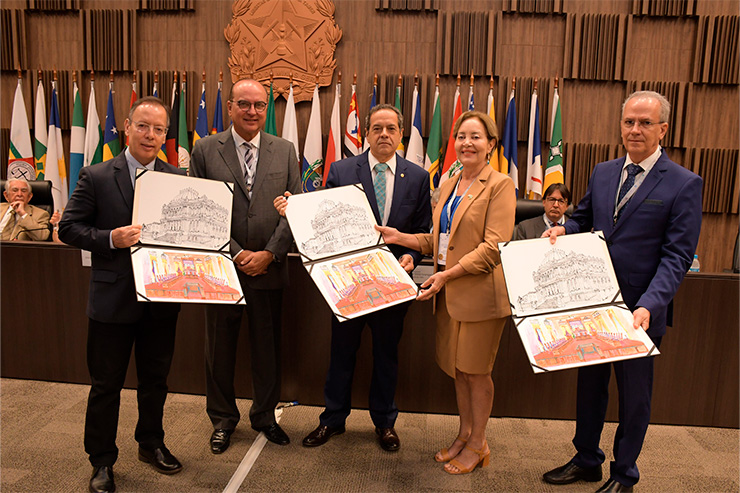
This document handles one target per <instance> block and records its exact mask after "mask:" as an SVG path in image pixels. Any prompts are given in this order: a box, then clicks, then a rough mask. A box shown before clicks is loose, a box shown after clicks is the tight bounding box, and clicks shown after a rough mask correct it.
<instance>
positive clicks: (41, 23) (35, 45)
mask: <svg viewBox="0 0 740 493" xmlns="http://www.w3.org/2000/svg"><path fill="white" fill-rule="evenodd" d="M79 15H80V14H79V12H52V13H46V12H45V13H40V12H27V13H26V41H25V42H26V49H27V53H28V66H27V67H24V68H30V69H38V68H42V69H44V70H47V69H53V68H54V67H56V68H58V69H65V70H71V69H73V68H82V60H83V58H82V46H83V38H82V36H81V31H80V26H79Z"/></svg>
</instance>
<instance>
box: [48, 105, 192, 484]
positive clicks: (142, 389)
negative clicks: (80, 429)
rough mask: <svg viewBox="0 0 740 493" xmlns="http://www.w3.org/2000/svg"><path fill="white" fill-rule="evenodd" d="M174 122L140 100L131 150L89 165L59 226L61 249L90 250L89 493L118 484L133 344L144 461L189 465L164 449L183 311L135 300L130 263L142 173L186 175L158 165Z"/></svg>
mask: <svg viewBox="0 0 740 493" xmlns="http://www.w3.org/2000/svg"><path fill="white" fill-rule="evenodd" d="M168 126H169V109H168V108H167V106H165V105H164V104H163V103H162V101H161V100H159V99H157V98H153V97H145V98H141V99H139V100H138V101H136V102H135V103H134V105H133V106H132V107H131V111H130V112H129V115H128V118H127V119H126V122H125V130H126V135H128V137H129V146H128V148H126V151H125V152H122V153H121V154H119V155H118V156H116V157H114V158H113V159H111V160H109V161H106V162H104V163H100V164H96V165H94V166H89V167H84V168H82V170H81V171H80V177H79V181H78V182H77V187H76V188H75V191H74V193H73V194H72V197H71V198H70V199H69V203H68V204H67V207H66V209H65V211H64V215H63V216H62V221H61V222H60V223H59V238H60V239H61V240H62V241H63V242H64V243H68V244H70V245H73V246H76V247H78V248H81V249H84V250H89V251H91V252H92V271H91V275H90V292H89V297H88V303H87V316H88V318H89V319H90V323H89V326H88V334H87V365H88V369H89V371H90V380H91V384H92V385H91V387H90V397H89V399H88V402H87V416H86V418H85V451H86V452H87V453H88V454H89V456H90V463H91V464H92V466H93V475H92V478H91V479H90V484H89V489H90V491H92V492H103V491H115V488H116V486H115V482H114V480H113V464H114V463H115V462H116V459H117V458H118V447H116V430H117V428H118V408H119V404H120V400H121V389H122V388H123V382H124V379H125V378H126V370H127V368H128V362H129V359H130V358H131V350H132V347H133V348H134V355H135V359H136V374H137V376H138V385H137V391H136V394H137V401H138V404H139V421H138V423H137V424H136V431H135V433H134V438H135V439H136V441H137V442H139V460H141V461H144V462H149V463H151V464H152V466H153V467H154V469H155V470H156V471H157V472H160V473H163V474H174V473H176V472H179V471H180V470H181V469H182V465H181V464H180V462H179V461H178V460H177V459H176V458H175V457H174V456H173V455H172V454H171V453H170V451H169V450H167V447H165V445H164V430H163V429H162V415H163V411H164V402H165V399H166V398H167V375H168V374H169V371H170V363H171V362H172V355H173V353H174V348H175V326H176V324H177V314H178V312H179V311H180V305H179V304H178V303H139V302H137V301H136V288H135V285H134V272H133V268H132V266H131V247H132V246H133V245H135V244H136V243H137V242H138V241H139V238H140V236H141V225H140V224H134V225H132V224H131V214H132V210H133V203H134V177H135V173H136V170H137V169H149V170H153V171H160V172H164V173H175V174H180V175H184V174H185V172H184V171H183V170H180V169H178V168H175V167H174V166H171V165H169V164H167V163H165V162H164V161H162V160H160V159H157V153H158V152H159V149H160V148H161V147H162V144H164V141H165V138H166V135H167V127H168Z"/></svg>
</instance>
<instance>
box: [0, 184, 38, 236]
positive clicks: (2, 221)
mask: <svg viewBox="0 0 740 493" xmlns="http://www.w3.org/2000/svg"><path fill="white" fill-rule="evenodd" d="M3 195H5V200H7V202H3V203H1V204H0V232H1V233H0V239H2V240H3V241H8V240H23V241H44V240H46V239H47V238H49V233H50V231H49V213H48V212H46V211H45V210H43V209H41V208H39V207H36V206H33V205H31V204H29V202H30V201H31V197H33V194H32V193H31V185H30V184H29V183H28V181H26V179H25V178H11V179H9V180H8V181H6V182H5V190H4V191H3Z"/></svg>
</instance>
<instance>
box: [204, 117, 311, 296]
mask: <svg viewBox="0 0 740 493" xmlns="http://www.w3.org/2000/svg"><path fill="white" fill-rule="evenodd" d="M190 175H191V176H197V177H200V178H208V179H210V180H220V181H225V182H229V183H234V184H235V186H234V206H233V210H232V215H231V247H230V249H231V254H232V255H236V254H237V253H239V251H240V250H242V249H244V250H251V251H261V250H268V251H270V252H272V253H274V254H275V255H276V256H277V257H278V259H279V261H278V262H273V263H271V264H270V265H269V267H268V268H267V273H266V274H264V275H261V276H256V277H249V276H243V275H242V276H239V278H240V280H241V281H242V283H246V284H247V285H248V286H249V287H251V288H253V289H278V288H282V287H284V286H285V285H286V284H287V282H288V269H287V266H286V262H285V256H286V255H287V254H288V250H289V249H290V245H291V243H292V241H293V236H292V235H291V233H290V227H289V226H288V221H287V220H286V219H285V218H284V217H282V216H280V214H278V212H277V210H275V207H274V206H273V205H272V201H273V200H274V199H275V197H277V196H279V195H282V194H283V192H285V191H286V190H287V191H289V192H291V193H292V194H297V193H301V176H300V168H299V166H298V158H297V157H296V155H295V148H294V147H293V144H291V143H290V142H288V141H287V140H285V139H281V138H279V137H275V136H272V135H270V134H266V133H265V132H262V133H261V137H260V150H259V161H257V175H256V177H255V180H254V187H253V188H252V199H251V200H250V199H249V198H248V196H247V187H246V184H245V183H244V173H243V172H242V168H241V165H240V164H239V157H238V156H237V155H236V147H235V145H234V137H233V136H232V134H231V128H228V129H227V130H225V131H223V132H220V133H218V134H216V135H211V136H208V137H206V138H204V139H200V140H199V141H198V142H197V143H196V144H195V146H194V147H193V154H192V156H191V159H190Z"/></svg>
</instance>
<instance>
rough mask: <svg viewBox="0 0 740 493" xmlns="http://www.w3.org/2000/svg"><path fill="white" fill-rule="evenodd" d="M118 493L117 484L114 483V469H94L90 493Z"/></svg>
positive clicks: (103, 467)
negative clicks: (115, 492)
mask: <svg viewBox="0 0 740 493" xmlns="http://www.w3.org/2000/svg"><path fill="white" fill-rule="evenodd" d="M114 491H116V483H115V481H113V468H112V467H111V466H101V467H96V468H94V469H93V474H92V477H91V478H90V493H113V492H114Z"/></svg>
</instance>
